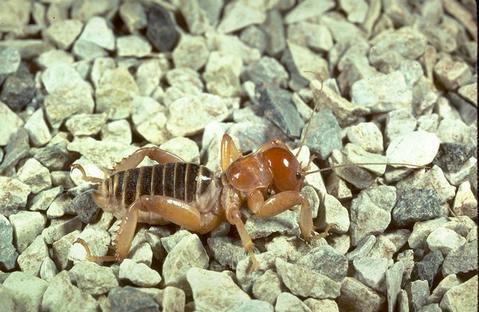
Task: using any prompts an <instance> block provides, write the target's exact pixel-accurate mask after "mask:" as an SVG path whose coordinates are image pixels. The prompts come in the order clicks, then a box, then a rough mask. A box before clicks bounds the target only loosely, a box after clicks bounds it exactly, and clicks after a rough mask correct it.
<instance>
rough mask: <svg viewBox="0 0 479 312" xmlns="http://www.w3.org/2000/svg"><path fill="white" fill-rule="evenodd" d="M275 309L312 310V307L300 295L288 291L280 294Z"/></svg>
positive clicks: (300, 311)
mask: <svg viewBox="0 0 479 312" xmlns="http://www.w3.org/2000/svg"><path fill="white" fill-rule="evenodd" d="M274 309H275V311H278V312H287V311H297V312H311V309H310V308H309V307H308V306H307V305H306V304H304V303H303V302H302V301H301V300H300V299H299V298H298V297H296V296H294V295H292V294H290V293H287V292H283V293H281V294H280V295H279V296H278V299H277V300H276V305H275V307H274Z"/></svg>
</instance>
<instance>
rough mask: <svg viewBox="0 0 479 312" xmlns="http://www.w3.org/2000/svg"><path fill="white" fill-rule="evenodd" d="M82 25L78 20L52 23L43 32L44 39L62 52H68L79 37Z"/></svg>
mask: <svg viewBox="0 0 479 312" xmlns="http://www.w3.org/2000/svg"><path fill="white" fill-rule="evenodd" d="M82 28H83V23H82V22H81V21H78V20H74V19H69V20H58V21H55V22H53V23H52V24H51V25H50V26H49V27H48V28H47V29H46V30H45V32H44V37H45V38H46V39H48V40H50V41H51V42H53V43H54V44H55V45H56V46H57V47H59V48H60V49H62V50H68V48H69V47H70V46H71V45H72V43H73V42H74V41H75V39H76V38H77V37H78V35H80V32H81V30H82Z"/></svg>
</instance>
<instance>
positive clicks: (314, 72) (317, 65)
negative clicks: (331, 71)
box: [282, 42, 328, 86]
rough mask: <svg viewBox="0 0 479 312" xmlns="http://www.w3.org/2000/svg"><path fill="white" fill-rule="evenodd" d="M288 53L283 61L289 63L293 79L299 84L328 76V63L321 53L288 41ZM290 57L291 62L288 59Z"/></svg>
mask: <svg viewBox="0 0 479 312" xmlns="http://www.w3.org/2000/svg"><path fill="white" fill-rule="evenodd" d="M287 51H288V52H289V53H288V54H289V55H288V54H284V55H283V58H282V61H283V63H284V62H286V63H289V65H288V69H289V71H290V72H291V76H292V80H293V81H294V82H295V83H296V84H298V85H299V86H302V85H306V84H307V82H308V81H312V80H314V79H317V77H320V79H326V77H328V63H327V62H326V60H325V59H323V58H322V57H321V56H320V55H319V54H316V53H314V52H313V51H311V50H310V49H308V48H306V47H302V46H299V45H296V44H294V43H292V42H288V50H287ZM287 58H290V59H289V62H288V60H287Z"/></svg>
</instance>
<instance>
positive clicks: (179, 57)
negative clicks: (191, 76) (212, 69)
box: [172, 35, 210, 70]
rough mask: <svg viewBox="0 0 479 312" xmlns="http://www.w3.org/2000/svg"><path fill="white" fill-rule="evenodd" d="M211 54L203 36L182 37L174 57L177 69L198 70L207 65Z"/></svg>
mask: <svg viewBox="0 0 479 312" xmlns="http://www.w3.org/2000/svg"><path fill="white" fill-rule="evenodd" d="M209 53H210V52H209V51H208V48H207V46H206V40H205V38H204V37H203V36H189V35H182V36H181V40H180V42H179V43H178V45H177V46H176V48H175V50H174V51H173V54H172V57H173V62H174V63H175V66H176V67H189V68H192V69H193V70H198V69H200V68H201V67H203V66H204V65H205V64H206V61H207V60H208V55H209Z"/></svg>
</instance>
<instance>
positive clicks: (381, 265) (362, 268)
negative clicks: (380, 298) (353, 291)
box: [353, 257, 388, 293]
mask: <svg viewBox="0 0 479 312" xmlns="http://www.w3.org/2000/svg"><path fill="white" fill-rule="evenodd" d="M353 266H354V269H355V271H356V277H357V279H358V280H359V281H360V282H362V283H364V284H365V285H366V286H369V287H371V288H374V289H376V290H378V291H381V292H383V293H384V292H385V286H386V284H385V279H386V271H387V269H388V260H387V259H384V258H369V257H364V258H356V259H354V260H353Z"/></svg>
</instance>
